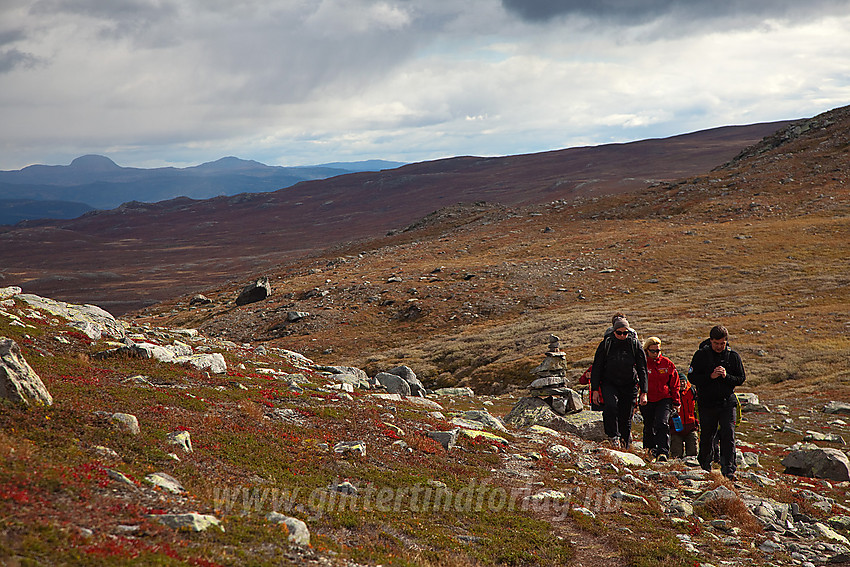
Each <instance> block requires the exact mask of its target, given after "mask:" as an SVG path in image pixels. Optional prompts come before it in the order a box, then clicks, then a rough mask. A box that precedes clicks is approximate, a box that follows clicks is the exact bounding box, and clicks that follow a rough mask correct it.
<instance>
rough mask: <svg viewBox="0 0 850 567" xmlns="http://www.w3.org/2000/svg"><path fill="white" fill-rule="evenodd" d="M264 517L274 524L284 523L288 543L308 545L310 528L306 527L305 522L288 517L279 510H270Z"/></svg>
mask: <svg viewBox="0 0 850 567" xmlns="http://www.w3.org/2000/svg"><path fill="white" fill-rule="evenodd" d="M266 519H267V520H268V521H270V522H273V523H275V524H285V525H286V528H287V529H288V530H289V537H288V540H289V543H294V544H295V545H304V546H308V545H310V530H308V529H307V524H305V523H304V522H303V521H301V520H299V519H298V518H290V517H289V516H284V515H283V514H280V513H279V512H270V513H269V514H268V515H267V516H266Z"/></svg>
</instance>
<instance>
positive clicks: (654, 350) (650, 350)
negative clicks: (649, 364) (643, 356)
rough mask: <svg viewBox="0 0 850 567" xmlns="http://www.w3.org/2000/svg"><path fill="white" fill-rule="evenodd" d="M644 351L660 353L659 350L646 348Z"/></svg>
mask: <svg viewBox="0 0 850 567" xmlns="http://www.w3.org/2000/svg"><path fill="white" fill-rule="evenodd" d="M646 350H648V351H649V352H661V349H660V348H648V349H646Z"/></svg>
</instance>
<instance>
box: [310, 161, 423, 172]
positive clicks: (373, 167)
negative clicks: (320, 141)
mask: <svg viewBox="0 0 850 567" xmlns="http://www.w3.org/2000/svg"><path fill="white" fill-rule="evenodd" d="M403 165H407V163H406V162H403V161H386V160H382V159H370V160H366V161H335V162H331V163H323V164H319V165H316V166H313V167H332V168H334V169H346V170H348V171H382V170H384V169H395V168H397V167H401V166H403Z"/></svg>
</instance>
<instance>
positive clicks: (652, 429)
mask: <svg viewBox="0 0 850 567" xmlns="http://www.w3.org/2000/svg"><path fill="white" fill-rule="evenodd" d="M672 411H673V400H672V399H670V398H664V399H663V400H659V401H657V402H647V404H646V405H645V406H640V414H641V415H642V416H643V448H644V449H650V450H651V451H652V454H654V455H655V456H658V455H665V456H669V455H670V413H671V412H672Z"/></svg>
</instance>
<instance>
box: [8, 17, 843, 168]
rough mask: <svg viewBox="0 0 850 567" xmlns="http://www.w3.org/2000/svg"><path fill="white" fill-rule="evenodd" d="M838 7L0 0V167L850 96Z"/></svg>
mask: <svg viewBox="0 0 850 567" xmlns="http://www.w3.org/2000/svg"><path fill="white" fill-rule="evenodd" d="M848 8H850V1H836V0H812V1H810V2H808V3H805V5H804V4H802V3H798V2H790V1H787V0H750V1H744V0H740V1H735V0H720V1H718V2H711V3H705V2H697V1H683V0H665V1H657V2H642V1H637V0H602V1H599V2H579V1H578V0H575V1H554V0H553V1H542V0H531V1H529V0H501V1H499V0H469V1H465V2H456V1H454V0H452V1H448V0H396V1H389V0H384V1H378V0H319V1H315V0H309V1H307V0H280V1H273V0H246V1H245V2H238V3H233V2H219V1H211V0H179V1H178V0H127V1H123V2H106V1H102V0H36V1H35V2H32V1H27V0H7V1H6V2H4V3H3V4H2V6H0V123H2V124H3V128H0V169H17V168H20V167H23V166H25V165H28V164H31V163H56V164H61V163H69V162H70V161H71V159H73V158H74V157H76V156H79V155H82V154H86V153H99V154H104V155H108V156H109V157H111V158H112V159H114V160H115V161H116V162H117V163H119V164H121V165H131V166H141V167H150V166H160V165H178V166H182V165H194V164H197V163H200V162H203V161H211V160H214V159H218V158H219V157H222V156H225V155H236V156H238V157H242V158H245V159H256V160H258V161H262V162H264V163H269V164H276V165H301V164H313V163H323V162H330V161H351V160H359V159H370V158H383V159H391V160H399V161H422V160H427V159H435V158H439V157H446V156H453V155H508V154H517V153H528V152H535V151H545V150H549V149H556V148H562V147H570V146H576V145H586V144H600V143H608V142H620V141H628V140H635V139H643V138H648V137H661V136H669V135H674V134H678V133H683V132H690V131H694V130H699V129H703V128H710V127H715V126H721V125H727V124H744V123H753V122H761V121H771V120H784V119H789V118H799V117H806V116H811V115H814V114H817V113H819V112H822V111H825V110H829V109H831V108H835V107H838V106H843V105H845V104H848V103H850V47H848V44H850V42H847V41H846V38H848V37H850V15H848V14H850V10H848Z"/></svg>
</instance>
